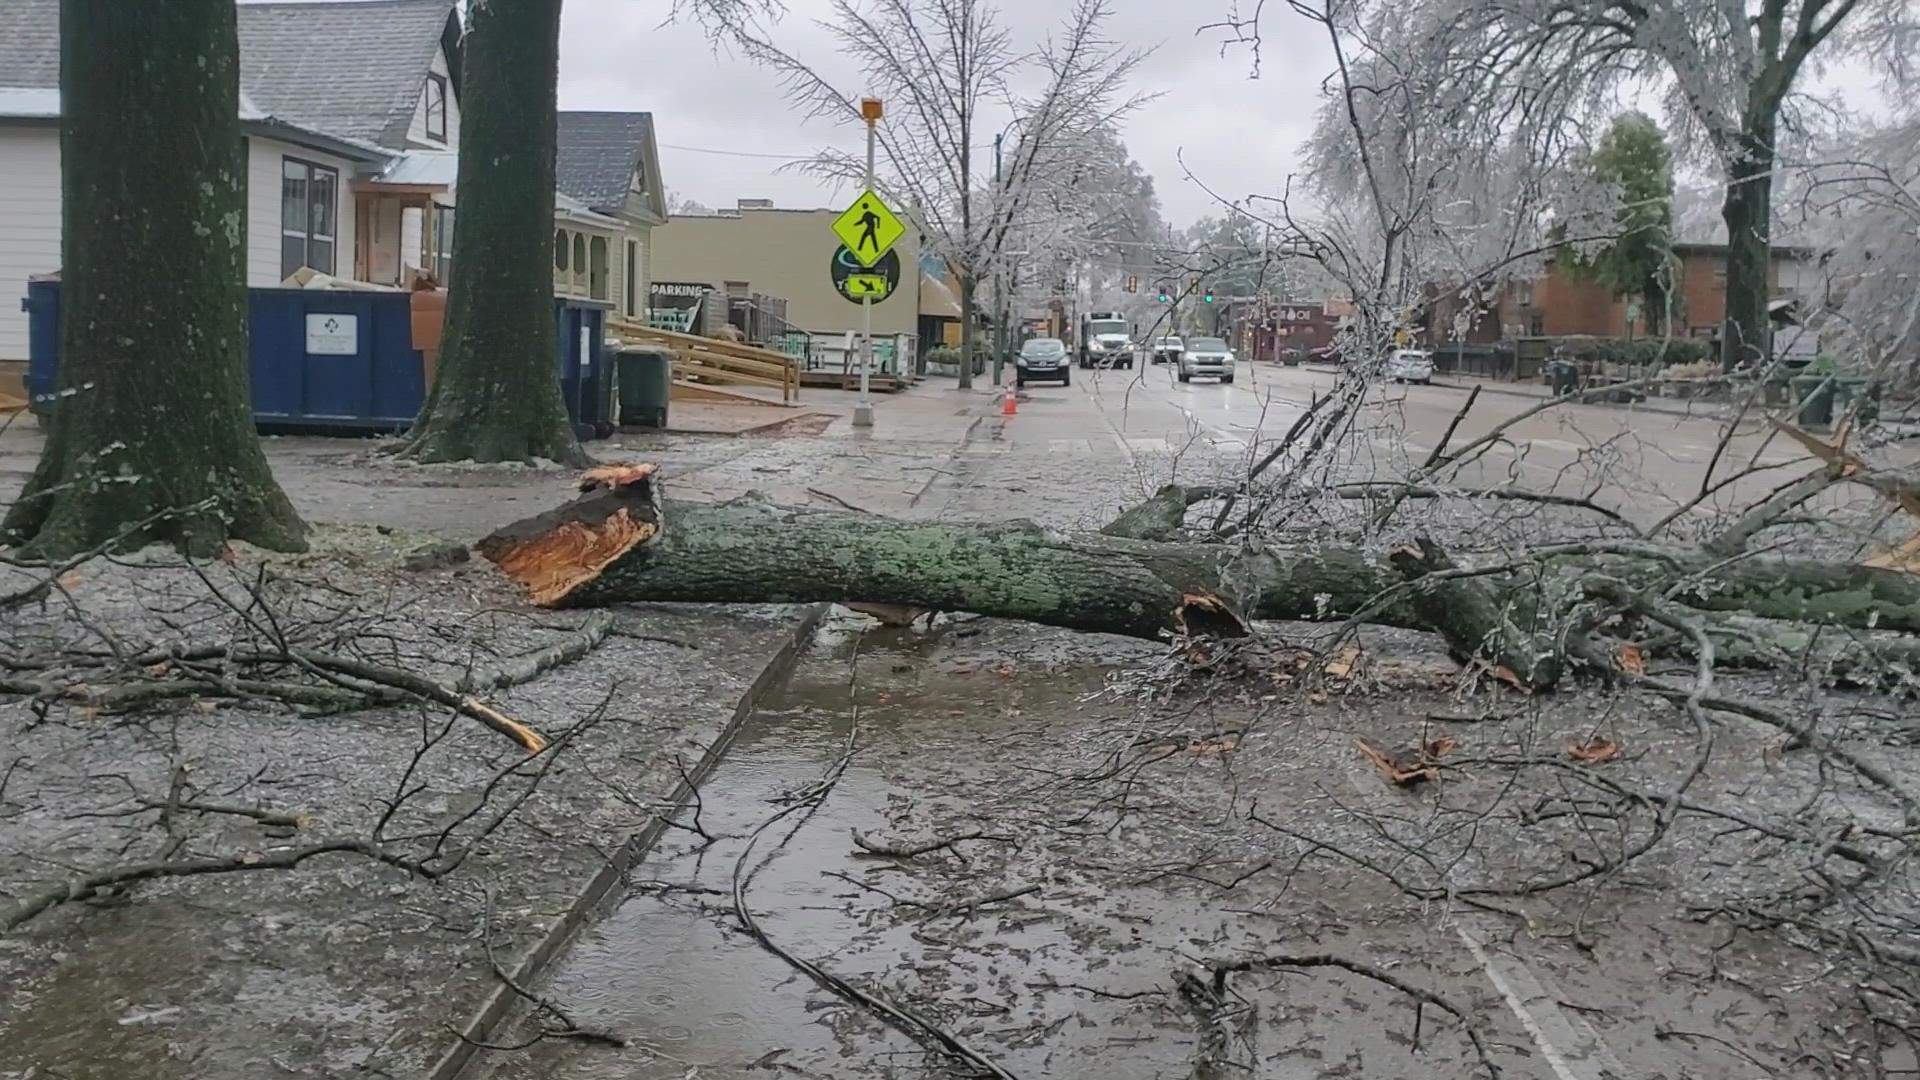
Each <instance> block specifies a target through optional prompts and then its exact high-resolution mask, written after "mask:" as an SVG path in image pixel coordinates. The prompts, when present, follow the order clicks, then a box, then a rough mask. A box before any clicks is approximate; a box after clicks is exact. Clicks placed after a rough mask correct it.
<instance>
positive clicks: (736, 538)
mask: <svg viewBox="0 0 1920 1080" xmlns="http://www.w3.org/2000/svg"><path fill="white" fill-rule="evenodd" d="M581 488H582V491H583V494H582V495H581V496H580V497H579V498H577V499H575V500H574V501H572V502H570V503H567V504H566V505H564V506H562V507H560V508H558V509H556V510H553V511H550V512H548V513H545V514H541V515H539V516H537V517H534V518H530V519H527V520H525V521H522V522H519V523H517V524H514V525H511V526H508V527H507V528H504V529H502V530H500V531H498V532H496V533H494V534H493V535H491V536H489V537H487V538H486V539H484V540H482V541H481V542H480V544H479V548H480V551H481V554H483V555H484V556H486V557H487V558H489V559H491V560H493V561H494V562H495V563H497V564H499V565H500V567H501V569H502V570H503V571H505V572H506V573H507V574H508V575H509V576H510V577H512V578H514V579H515V580H516V581H518V582H520V583H521V584H522V585H524V586H525V587H527V589H528V590H529V592H530V594H531V595H532V598H533V599H534V601H535V602H536V603H540V604H543V605H548V606H588V607H591V606H597V605H604V604H612V603H620V602H624V601H681V602H692V603H757V604H764V603H812V602H820V601H829V602H834V603H849V602H865V603H876V604H891V605H900V606H902V607H908V608H922V609H929V610H939V611H971V612H977V613H979V614H982V615H992V616H998V617H1001V618H1009V619H1021V620H1025V621H1028V622H1035V623H1042V624H1046V625H1051V626H1060V627H1066V628H1069V629H1074V630H1086V631H1098V632H1105V633H1113V634H1124V635H1129V636H1133V637H1142V638H1150V639H1152V638H1160V637H1164V636H1167V635H1169V634H1175V633H1182V632H1185V631H1188V630H1191V629H1193V628H1194V627H1196V626H1201V625H1204V626H1206V627H1207V628H1208V629H1209V630H1210V631H1213V632H1218V633H1231V632H1233V628H1234V627H1235V626H1237V625H1239V623H1240V620H1241V619H1268V620H1302V621H1331V620H1343V619H1348V618H1355V617H1358V618H1361V619H1363V621H1366V622H1371V623H1378V624H1386V625H1394V626H1407V627H1414V628H1418V629H1423V630H1431V631H1433V632H1436V633H1439V634H1440V635H1441V636H1442V637H1444V638H1446V640H1447V641H1448V643H1449V644H1450V645H1451V646H1452V647H1453V648H1454V651H1455V652H1456V654H1458V655H1460V656H1461V658H1462V659H1480V660H1484V661H1487V662H1489V663H1491V664H1497V665H1500V666H1502V667H1505V668H1508V669H1510V670H1511V671H1512V673H1513V674H1514V675H1516V676H1517V677H1518V679H1519V681H1520V682H1523V683H1525V684H1527V685H1529V686H1531V687H1533V688H1535V689H1544V688H1546V687H1548V686H1551V685H1552V683H1553V682H1554V681H1555V679H1556V678H1557V676H1558V674H1559V669H1560V667H1561V665H1560V663H1559V662H1558V651H1559V650H1558V648H1557V647H1556V646H1555V645H1554V644H1553V633H1552V631H1551V627H1552V626H1553V624H1554V618H1555V616H1557V615H1558V614H1559V610H1558V609H1559V608H1562V607H1565V606H1566V605H1567V604H1568V603H1570V602H1571V601H1573V600H1577V599H1579V598H1580V596H1581V590H1580V588H1579V586H1580V583H1581V581H1582V580H1583V579H1591V580H1593V581H1595V582H1604V581H1632V582H1635V583H1637V585H1638V587H1641V588H1652V587H1656V583H1658V584H1657V587H1658V588H1661V589H1667V590H1669V591H1668V595H1669V598H1670V599H1671V601H1672V602H1675V603H1678V604H1683V605H1686V606H1689V607H1694V608H1696V609H1701V610H1709V611H1716V612H1722V611H1724V612H1733V611H1743V612H1747V613H1750V614H1752V615H1756V616H1760V617H1763V618H1767V619H1777V620H1788V621H1791V622H1796V623H1809V624H1815V625H1820V624H1825V625H1834V626H1848V627H1856V628H1862V629H1873V628H1878V629H1880V630H1882V631H1887V630H1897V631H1905V632H1911V631H1913V630H1916V629H1920V580H1917V579H1915V578H1913V577H1910V576H1908V575H1904V574H1901V573H1897V572H1892V571H1886V570H1877V569H1873V568H1869V567H1861V566H1853V565H1848V564H1843V563H1820V562H1807V561H1795V560H1783V559H1771V560H1768V559H1746V560H1738V561H1733V562H1727V561H1724V560H1715V559H1713V558H1712V557H1711V556H1708V555H1705V554H1703V553H1698V552H1688V551H1684V550H1669V549H1659V548H1652V547H1645V548H1633V547H1628V548H1620V547H1612V548H1602V549H1600V550H1596V551H1587V552H1575V551H1572V550H1570V549H1567V548H1560V549H1548V550H1543V552H1541V553H1540V554H1539V555H1537V556H1527V557H1523V559H1522V560H1521V561H1520V562H1516V563H1514V564H1513V566H1511V567H1508V568H1482V569H1474V568H1471V567H1469V568H1464V569H1463V568H1461V567H1459V566H1457V565H1456V564H1455V563H1454V562H1453V561H1452V560H1451V559H1449V558H1448V557H1447V555H1446V553H1444V552H1442V551H1440V550H1439V549H1438V548H1437V547H1434V546H1432V545H1431V544H1425V545H1421V546H1419V547H1416V548H1413V549H1406V550H1403V551H1402V552H1400V553H1399V558H1398V565H1397V566H1396V565H1395V564H1394V562H1393V561H1391V559H1390V558H1389V559H1379V558H1375V557H1374V556H1372V555H1370V554H1368V553H1367V552H1365V551H1362V550H1360V549H1357V548H1353V547H1344V546H1338V545H1318V546H1306V547H1291V548H1285V549H1267V548H1263V547H1260V546H1259V545H1256V544H1247V543H1229V544H1208V543H1197V542H1183V541H1175V540H1164V539H1160V540H1148V539H1135V538H1132V537H1128V536H1116V535H1112V534H1111V533H1109V532H1097V533H1095V532H1059V531H1055V530H1051V529H1045V528H1041V527H1040V526H1037V525H1034V524H1032V523H1029V522H1010V523H1004V524H993V525H950V524H935V523H921V522H905V521H895V520H891V519H888V518H883V517H879V516H876V515H871V514H858V513H848V512H841V511H823V510H811V509H796V508H791V507H783V506H776V505H774V504H772V503H769V502H767V501H766V500H764V499H762V498H757V497H746V498H741V499H735V500H733V501H731V502H727V503H721V504H718V505H713V504H702V503H687V502H673V501H666V502H662V501H661V499H660V497H659V492H658V484H657V478H656V477H655V475H654V473H653V470H652V468H651V467H650V466H620V467H611V468H607V469H599V470H595V471H593V472H591V473H589V474H587V476H586V478H585V480H584V481H583V483H582V485H581ZM1183 504H1190V501H1189V500H1188V499H1187V498H1186V497H1185V496H1184V495H1181V494H1179V493H1178V492H1176V491H1171V490H1165V489H1163V490H1162V492H1161V493H1159V494H1158V495H1156V496H1155V498H1154V500H1152V501H1151V505H1150V508H1149V509H1148V510H1146V511H1143V512H1142V513H1140V514H1135V515H1132V516H1131V517H1127V518H1125V520H1126V521H1127V526H1126V527H1125V528H1124V531H1139V532H1144V533H1147V534H1164V532H1165V531H1166V527H1167V525H1168V522H1169V520H1170V519H1172V512H1173V511H1174V509H1175V508H1176V507H1181V506H1183ZM1548 583H1551V587H1550V588H1548V587H1546V586H1547V585H1548ZM1549 594H1551V595H1552V596H1553V597H1556V598H1557V599H1556V600H1555V601H1553V602H1548V601H1547V600H1545V599H1543V598H1544V597H1545V596H1547V595H1549ZM1222 609H1224V611H1223V610H1222ZM1222 615H1225V616H1226V617H1224V618H1223V617H1221V616H1222Z"/></svg>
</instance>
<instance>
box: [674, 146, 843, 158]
mask: <svg viewBox="0 0 1920 1080" xmlns="http://www.w3.org/2000/svg"><path fill="white" fill-rule="evenodd" d="M660 149H662V150H682V151H685V152H687V153H689V154H718V155H720V156H721V157H744V158H768V159H771V160H776V161H802V160H805V159H806V158H810V157H815V156H817V154H818V152H817V151H816V152H815V153H811V154H769V153H766V152H764V151H758V150H719V149H715V148H714V147H711V146H681V145H679V144H677V143H661V144H660Z"/></svg>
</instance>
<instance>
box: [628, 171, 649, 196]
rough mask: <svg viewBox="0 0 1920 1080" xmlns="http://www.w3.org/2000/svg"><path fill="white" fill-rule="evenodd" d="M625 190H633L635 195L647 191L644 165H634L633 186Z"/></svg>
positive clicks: (643, 193)
mask: <svg viewBox="0 0 1920 1080" xmlns="http://www.w3.org/2000/svg"><path fill="white" fill-rule="evenodd" d="M627 190H629V191H631V192H633V193H634V194H635V195H645V194H646V193H647V167H646V166H645V165H636V166H634V168H633V186H631V187H630V188H628V189H627Z"/></svg>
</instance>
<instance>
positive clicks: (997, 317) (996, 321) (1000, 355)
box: [968, 131, 1007, 386]
mask: <svg viewBox="0 0 1920 1080" xmlns="http://www.w3.org/2000/svg"><path fill="white" fill-rule="evenodd" d="M1006 137H1007V133H1006V132H1004V131H1002V132H1001V133H1000V134H998V135H995V136H994V137H993V197H994V216H995V217H998V216H999V214H1000V212H1001V210H1002V209H1003V207H1002V202H1003V193H1002V192H1001V190H1000V143H1001V141H1002V140H1004V139H1005V138H1006ZM1006 244H1007V234H1006V233H1005V232H1004V231H1002V232H1001V234H1000V247H1001V248H1005V247H1006ZM1005 262H1006V254H1005V252H1004V251H995V252H994V259H993V385H995V386H999V385H1000V381H1001V379H1003V378H1004V377H1005V375H1006V370H1007V285H1006V267H1005V266H1004V263H1005ZM968 359H971V357H969V358H968Z"/></svg>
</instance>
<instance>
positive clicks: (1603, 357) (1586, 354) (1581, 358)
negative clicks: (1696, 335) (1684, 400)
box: [1547, 334, 1707, 367]
mask: <svg viewBox="0 0 1920 1080" xmlns="http://www.w3.org/2000/svg"><path fill="white" fill-rule="evenodd" d="M1547 343H1548V344H1549V345H1551V346H1552V347H1553V348H1554V349H1555V350H1556V351H1558V352H1559V354H1560V355H1561V356H1562V357H1563V358H1565V359H1568V360H1573V361H1577V362H1579V363H1582V364H1589V365H1591V364H1630V365H1633V366H1635V367H1653V366H1660V367H1665V366H1668V365H1672V364H1697V363H1700V362H1701V361H1703V360H1705V359H1706V358H1707V345H1706V343H1705V342H1703V341H1696V340H1694V339H1692V338H1617V337H1593V336H1590V335H1585V334H1569V335H1567V336H1565V337H1554V338H1548V339H1547Z"/></svg>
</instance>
